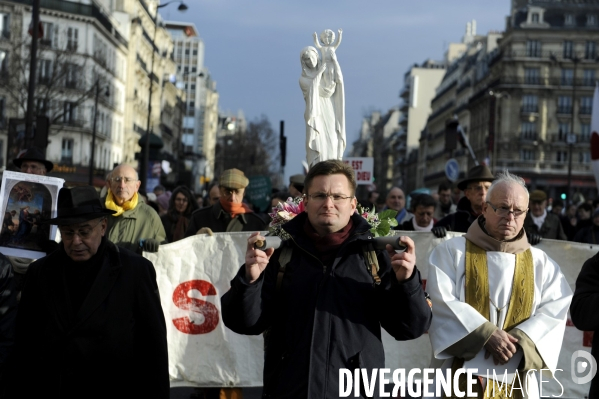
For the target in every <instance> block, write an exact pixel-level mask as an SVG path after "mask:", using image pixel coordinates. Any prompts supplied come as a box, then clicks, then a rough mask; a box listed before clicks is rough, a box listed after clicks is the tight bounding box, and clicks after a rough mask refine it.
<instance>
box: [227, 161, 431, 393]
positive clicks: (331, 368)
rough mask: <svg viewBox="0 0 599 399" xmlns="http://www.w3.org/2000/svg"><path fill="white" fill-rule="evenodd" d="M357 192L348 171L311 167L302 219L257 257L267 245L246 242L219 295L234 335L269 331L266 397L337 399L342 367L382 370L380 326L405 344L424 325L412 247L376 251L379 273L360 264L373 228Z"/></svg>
mask: <svg viewBox="0 0 599 399" xmlns="http://www.w3.org/2000/svg"><path fill="white" fill-rule="evenodd" d="M355 190H356V180H355V174H354V171H353V169H352V168H351V167H350V166H349V165H346V164H344V163H343V162H341V161H338V160H328V161H323V162H319V163H317V164H315V165H313V166H312V168H311V169H310V171H309V172H308V175H307V176H306V179H305V186H304V193H305V194H304V208H305V212H302V213H300V214H299V215H297V216H296V217H294V218H293V219H292V220H291V221H289V222H287V223H286V224H284V225H283V229H284V230H285V232H287V233H288V234H289V235H290V236H291V238H290V239H288V240H286V241H284V242H283V247H282V248H279V249H277V250H276V251H274V250H273V249H272V248H269V249H266V250H265V251H264V252H263V251H261V250H258V249H254V245H255V243H256V241H257V240H264V237H262V236H260V235H259V233H254V234H252V235H251V236H250V238H249V239H248V244H247V251H246V255H245V265H243V266H242V267H241V268H240V270H239V273H238V274H237V276H236V277H235V278H234V279H233V281H232V282H231V289H230V290H229V291H228V292H227V293H226V294H225V295H224V296H223V297H222V309H223V310H222V315H223V321H224V323H225V325H226V326H227V327H229V328H230V329H231V330H233V331H235V332H236V333H238V334H248V335H255V334H260V333H262V332H265V331H268V335H267V338H265V356H264V391H263V397H290V398H307V397H309V398H312V397H314V398H325V397H326V398H334V397H339V370H340V368H350V369H351V370H354V369H359V368H362V369H367V370H368V375H370V373H371V371H372V370H373V369H374V368H381V367H384V364H385V355H384V350H383V344H382V342H381V326H382V327H383V328H385V330H387V331H388V332H389V333H390V334H391V335H392V336H393V337H395V338H396V339H398V340H409V339H414V338H417V337H419V336H420V335H421V334H423V333H424V332H425V331H426V330H427V328H428V327H429V325H430V321H431V316H432V315H431V310H430V308H429V306H428V304H427V301H426V298H425V294H424V291H423V290H422V285H421V279H420V273H419V271H418V269H417V268H416V266H415V262H416V259H415V258H416V256H415V249H414V243H413V241H412V240H411V239H410V238H409V237H401V242H402V243H403V244H404V245H405V246H406V247H407V249H406V251H405V252H402V253H395V251H394V250H393V249H392V248H391V246H390V245H387V248H386V250H378V251H376V253H375V254H373V255H372V256H374V257H376V259H377V262H378V265H379V270H378V273H377V272H376V270H375V267H374V264H375V262H374V261H373V260H369V261H368V263H367V262H366V260H365V259H364V258H365V252H364V251H363V247H364V246H367V245H368V243H372V234H371V233H370V228H371V226H370V225H369V224H368V223H367V222H366V220H365V219H364V218H363V217H362V216H360V215H358V214H357V213H356V212H355V210H356V204H357V200H356V197H355ZM285 258H287V260H288V261H285V260H284V259H285ZM369 259H370V258H369ZM281 264H285V267H284V270H282V269H283V267H280V265H281ZM373 270H374V273H373ZM375 276H376V278H375ZM375 392H378V388H377V389H376V390H375Z"/></svg>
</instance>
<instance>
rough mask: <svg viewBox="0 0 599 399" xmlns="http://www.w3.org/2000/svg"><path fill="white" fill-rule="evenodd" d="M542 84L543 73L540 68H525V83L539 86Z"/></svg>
mask: <svg viewBox="0 0 599 399" xmlns="http://www.w3.org/2000/svg"><path fill="white" fill-rule="evenodd" d="M540 82H541V72H540V70H539V68H524V83H526V84H529V85H538V84H539V83H540Z"/></svg>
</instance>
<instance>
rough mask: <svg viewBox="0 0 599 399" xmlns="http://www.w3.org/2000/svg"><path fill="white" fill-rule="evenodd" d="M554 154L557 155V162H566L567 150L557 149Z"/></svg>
mask: <svg viewBox="0 0 599 399" xmlns="http://www.w3.org/2000/svg"><path fill="white" fill-rule="evenodd" d="M556 155H557V162H567V161H568V151H558V152H557V154H556Z"/></svg>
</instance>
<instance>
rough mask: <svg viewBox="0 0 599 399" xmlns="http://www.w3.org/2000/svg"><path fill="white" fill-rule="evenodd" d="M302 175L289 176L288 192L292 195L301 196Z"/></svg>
mask: <svg viewBox="0 0 599 399" xmlns="http://www.w3.org/2000/svg"><path fill="white" fill-rule="evenodd" d="M305 178H306V176H304V175H292V176H291V177H290V178H289V192H290V193H291V196H292V197H294V198H295V197H301V196H302V195H303V194H304V179H305Z"/></svg>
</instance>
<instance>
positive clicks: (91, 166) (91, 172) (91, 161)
mask: <svg viewBox="0 0 599 399" xmlns="http://www.w3.org/2000/svg"><path fill="white" fill-rule="evenodd" d="M94 89H95V90H96V95H95V101H94V124H93V127H92V147H91V156H90V158H89V185H90V186H93V185H94V155H95V154H96V125H97V122H98V99H99V97H100V78H97V79H96V82H95V83H94ZM104 95H105V96H106V97H108V96H110V91H109V89H108V87H106V93H105V94H104Z"/></svg>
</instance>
